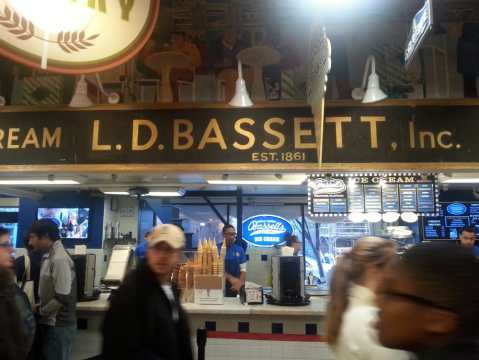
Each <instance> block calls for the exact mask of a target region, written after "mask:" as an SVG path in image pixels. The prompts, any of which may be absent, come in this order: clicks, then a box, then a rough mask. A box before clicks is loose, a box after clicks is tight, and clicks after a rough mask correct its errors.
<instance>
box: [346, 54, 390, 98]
mask: <svg viewBox="0 0 479 360" xmlns="http://www.w3.org/2000/svg"><path fill="white" fill-rule="evenodd" d="M370 66H371V75H369V77H368V73H369V67H370ZM366 80H367V87H366ZM365 90H366V92H365ZM352 97H353V99H354V100H362V102H363V103H365V104H366V103H374V102H378V101H381V100H384V99H387V97H388V96H387V95H386V94H385V93H384V92H383V91H382V90H381V87H380V86H379V76H378V74H377V73H376V59H375V58H374V56H372V55H371V56H369V57H368V60H367V61H366V67H365V69H364V77H363V83H362V86H361V88H356V89H354V90H353V92H352Z"/></svg>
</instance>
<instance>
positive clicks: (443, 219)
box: [422, 202, 479, 240]
mask: <svg viewBox="0 0 479 360" xmlns="http://www.w3.org/2000/svg"><path fill="white" fill-rule="evenodd" d="M422 225H423V239H424V240H457V239H458V238H459V235H460V232H461V229H464V228H467V227H472V228H475V229H476V235H477V236H479V203H469V202H467V203H459V202H452V203H441V206H440V211H439V216H432V217H424V218H423V224H422Z"/></svg>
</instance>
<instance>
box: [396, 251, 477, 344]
mask: <svg viewBox="0 0 479 360" xmlns="http://www.w3.org/2000/svg"><path fill="white" fill-rule="evenodd" d="M399 266H400V268H401V269H404V271H405V272H406V273H407V274H408V275H410V277H411V279H410V281H412V282H413V283H414V285H415V288H416V294H415V295H418V296H420V297H423V298H425V299H428V300H431V301H434V302H435V303H437V304H438V305H440V306H442V307H444V308H447V309H451V311H453V312H454V313H455V314H456V315H457V316H458V323H459V324H458V327H459V328H458V334H457V335H458V336H461V337H463V336H467V337H469V336H471V337H476V336H477V335H479V327H478V326H477V322H478V320H479V281H477V276H478V274H479V259H477V258H476V256H475V255H474V252H473V251H472V250H471V249H468V248H464V247H461V246H454V245H453V244H442V243H440V244H438V243H424V244H420V245H417V246H415V247H413V248H412V249H410V250H408V251H407V252H406V253H405V254H404V255H403V257H402V259H401V261H400V262H399Z"/></svg>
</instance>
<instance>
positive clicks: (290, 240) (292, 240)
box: [285, 234, 300, 246]
mask: <svg viewBox="0 0 479 360" xmlns="http://www.w3.org/2000/svg"><path fill="white" fill-rule="evenodd" d="M285 240H286V243H285V244H286V246H292V245H293V243H299V242H300V241H299V239H298V237H297V236H296V235H289V234H288V235H286V237H285Z"/></svg>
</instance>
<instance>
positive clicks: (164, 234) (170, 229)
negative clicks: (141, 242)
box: [146, 224, 186, 249]
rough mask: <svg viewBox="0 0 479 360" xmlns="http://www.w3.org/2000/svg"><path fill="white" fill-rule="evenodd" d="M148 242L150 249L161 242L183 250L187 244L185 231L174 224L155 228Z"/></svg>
mask: <svg viewBox="0 0 479 360" xmlns="http://www.w3.org/2000/svg"><path fill="white" fill-rule="evenodd" d="M146 240H147V241H148V247H154V246H156V245H158V244H159V243H161V242H165V243H167V244H168V245H170V246H171V247H172V248H173V249H181V248H182V247H184V246H185V242H186V239H185V234H184V232H183V230H181V229H180V228H179V227H178V226H176V225H172V224H161V225H157V226H155V227H154V228H153V229H152V230H151V232H150V234H149V235H148V237H147V239H146Z"/></svg>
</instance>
